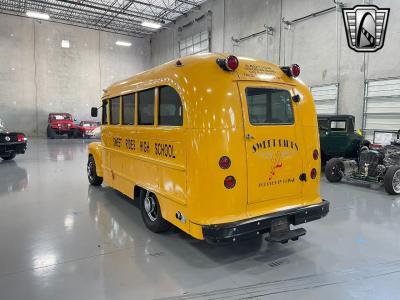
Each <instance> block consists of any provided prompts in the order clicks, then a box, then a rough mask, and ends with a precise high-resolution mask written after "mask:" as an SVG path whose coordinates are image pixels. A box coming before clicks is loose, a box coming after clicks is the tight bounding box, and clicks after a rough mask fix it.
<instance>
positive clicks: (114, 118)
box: [110, 97, 120, 125]
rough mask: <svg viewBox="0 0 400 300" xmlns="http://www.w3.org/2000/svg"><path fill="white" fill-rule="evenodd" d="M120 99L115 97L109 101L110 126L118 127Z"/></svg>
mask: <svg viewBox="0 0 400 300" xmlns="http://www.w3.org/2000/svg"><path fill="white" fill-rule="evenodd" d="M119 104H120V98H119V97H115V98H111V99H110V108H111V109H110V124H111V125H119V106H120V105H119Z"/></svg>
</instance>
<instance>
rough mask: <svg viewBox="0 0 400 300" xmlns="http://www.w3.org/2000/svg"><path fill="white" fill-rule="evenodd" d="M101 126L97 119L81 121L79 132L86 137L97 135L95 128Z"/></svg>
mask: <svg viewBox="0 0 400 300" xmlns="http://www.w3.org/2000/svg"><path fill="white" fill-rule="evenodd" d="M99 126H100V122H97V121H81V122H80V123H79V132H80V134H81V135H82V137H83V138H84V139H87V138H91V137H95V131H94V130H95V129H96V128H97V127H99Z"/></svg>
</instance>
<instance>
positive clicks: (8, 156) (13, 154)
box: [1, 153, 16, 160]
mask: <svg viewBox="0 0 400 300" xmlns="http://www.w3.org/2000/svg"><path fill="white" fill-rule="evenodd" d="M15 156H16V154H15V153H11V154H10V155H7V156H2V157H1V158H2V159H4V160H12V159H14V158H15Z"/></svg>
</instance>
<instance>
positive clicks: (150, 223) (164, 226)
mask: <svg viewBox="0 0 400 300" xmlns="http://www.w3.org/2000/svg"><path fill="white" fill-rule="evenodd" d="M140 207H141V212H142V218H143V222H144V224H145V225H146V226H147V228H149V229H150V230H151V231H153V232H155V233H159V232H164V231H167V230H169V229H170V228H171V224H170V223H168V222H167V221H166V220H164V219H163V217H162V215H161V209H160V204H159V203H158V200H157V197H156V195H154V194H153V193H151V192H149V191H146V190H144V189H142V190H141V191H140Z"/></svg>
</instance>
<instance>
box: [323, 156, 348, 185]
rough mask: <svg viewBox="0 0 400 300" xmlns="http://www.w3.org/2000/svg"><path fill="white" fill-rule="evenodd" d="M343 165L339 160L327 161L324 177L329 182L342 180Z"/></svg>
mask: <svg viewBox="0 0 400 300" xmlns="http://www.w3.org/2000/svg"><path fill="white" fill-rule="evenodd" d="M343 173H344V164H343V161H342V160H341V159H339V158H332V159H330V160H328V162H327V163H326V166H325V176H326V179H328V181H330V182H339V181H340V180H342V178H343Z"/></svg>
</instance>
